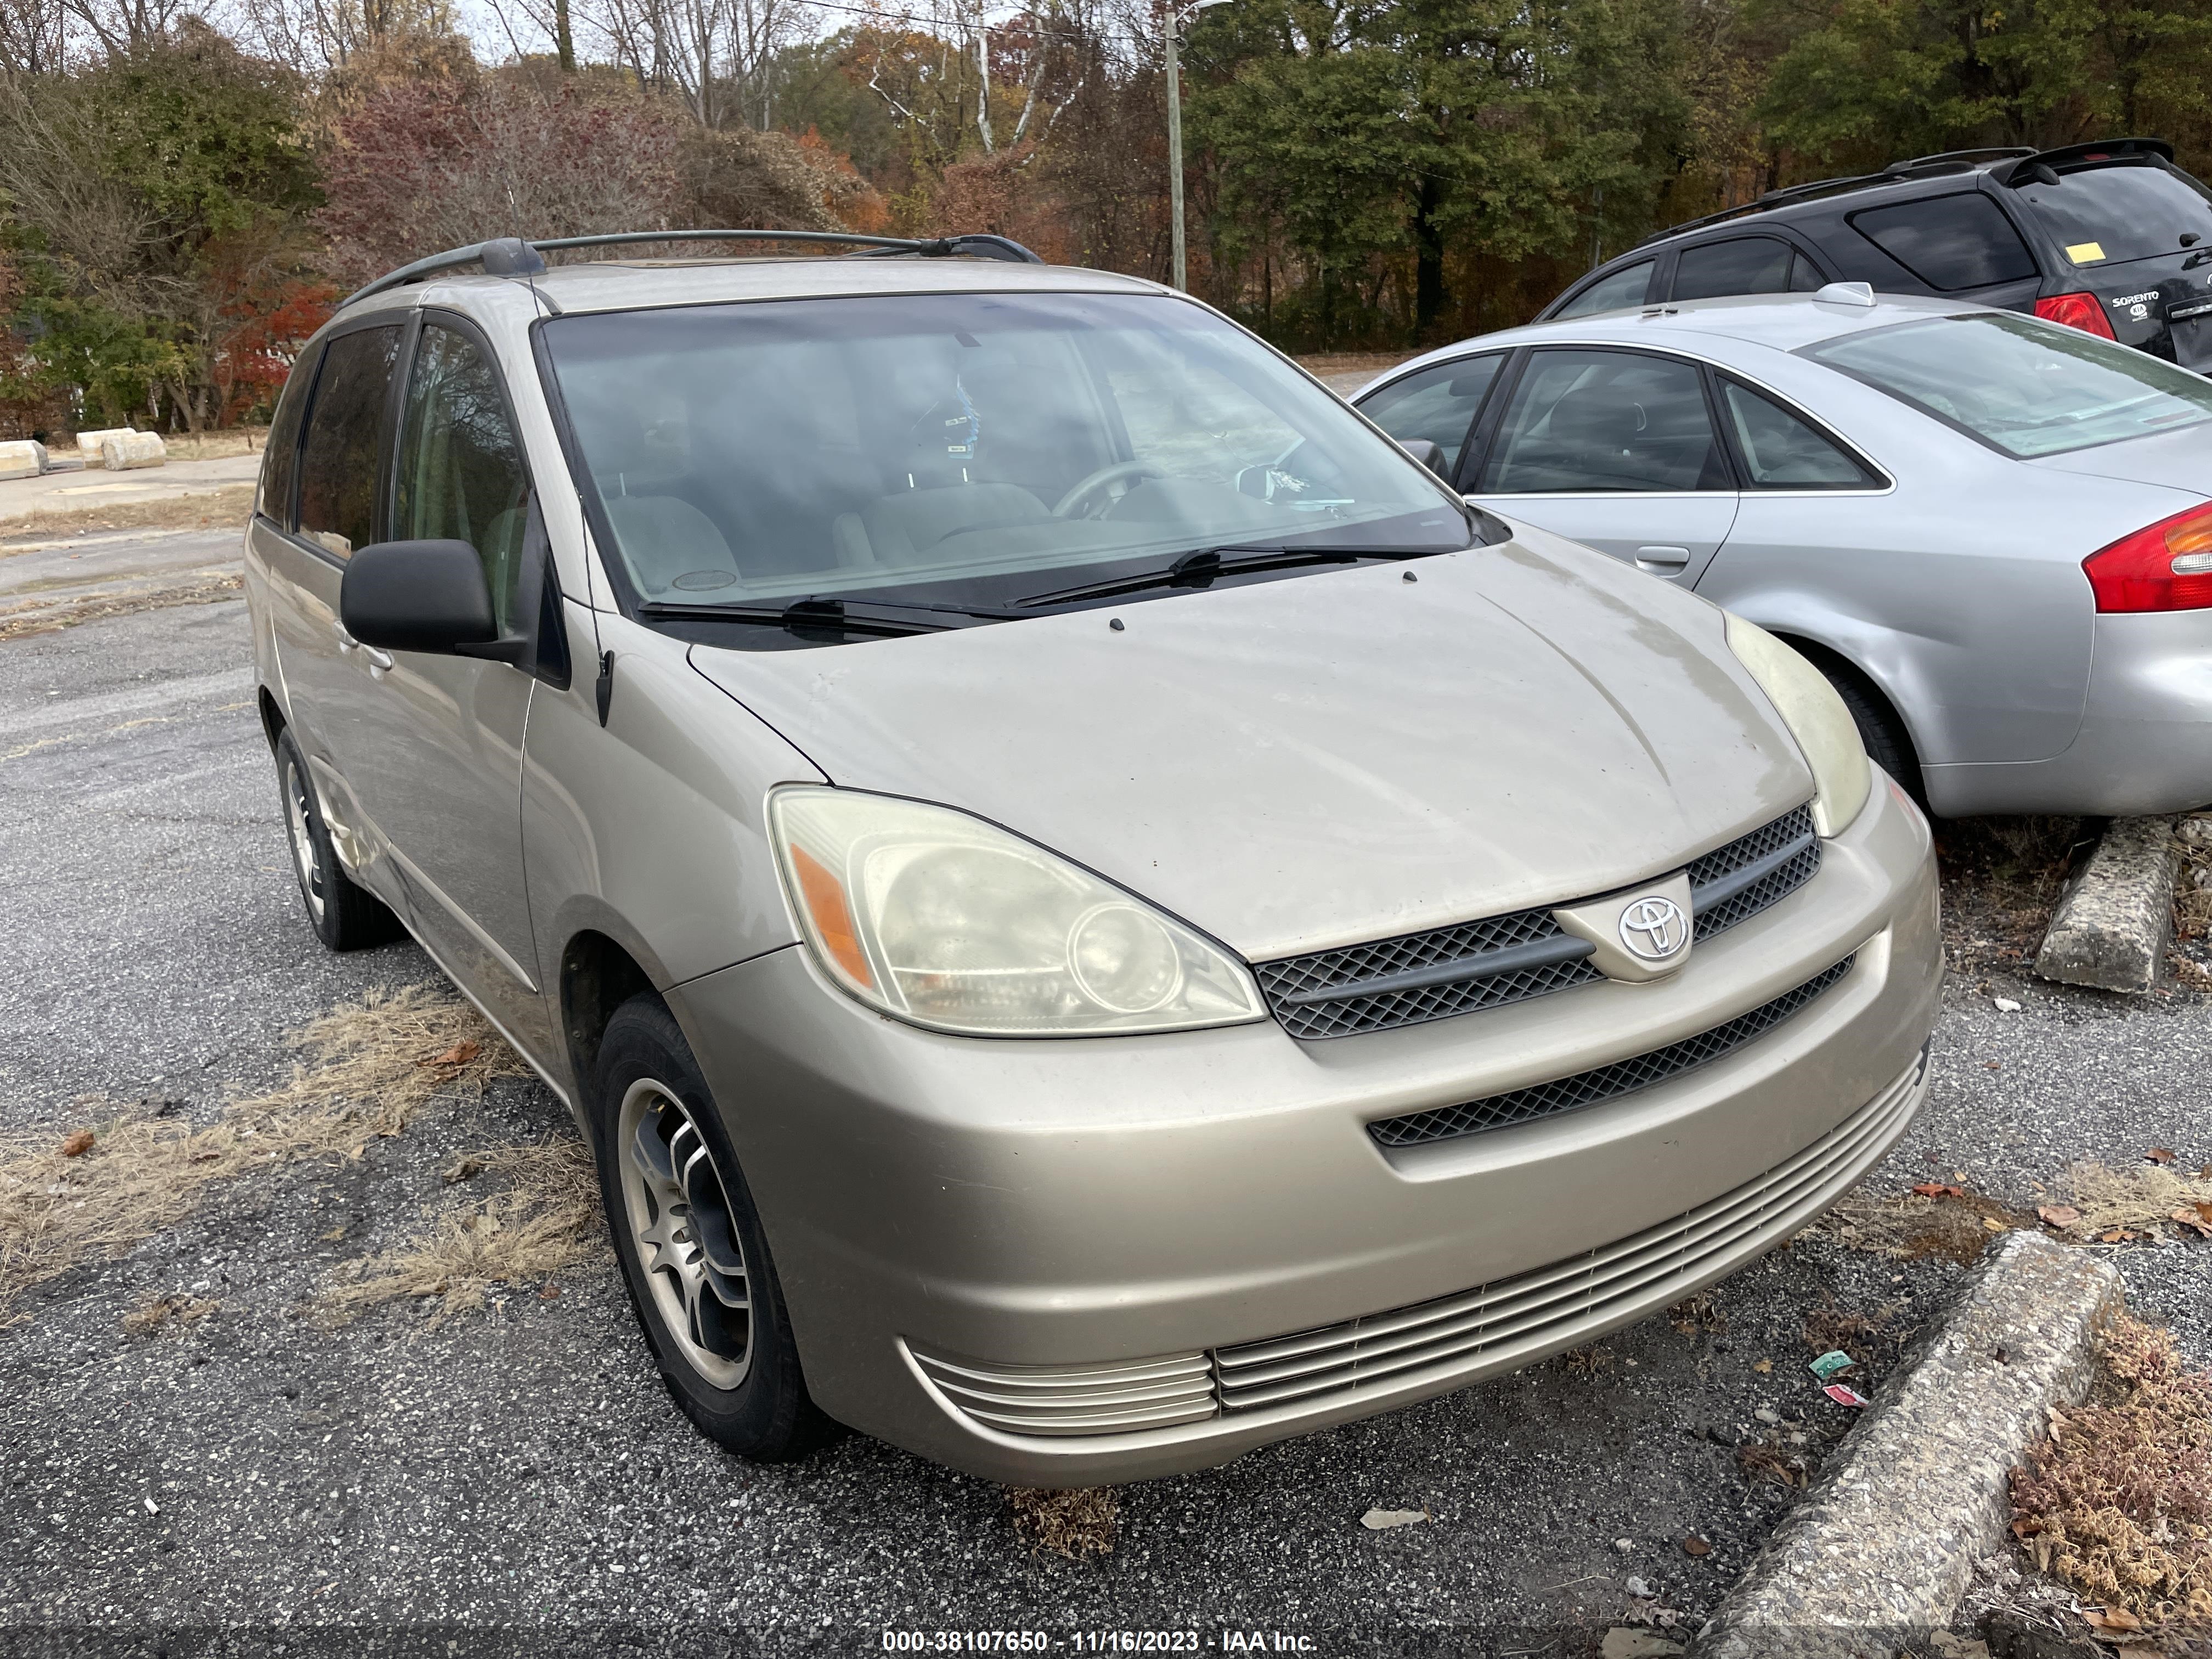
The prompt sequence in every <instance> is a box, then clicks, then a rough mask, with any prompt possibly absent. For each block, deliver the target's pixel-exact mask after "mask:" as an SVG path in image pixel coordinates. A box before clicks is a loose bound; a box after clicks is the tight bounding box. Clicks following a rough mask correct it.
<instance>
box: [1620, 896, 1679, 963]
mask: <svg viewBox="0 0 2212 1659" xmlns="http://www.w3.org/2000/svg"><path fill="white" fill-rule="evenodd" d="M1620 942H1621V943H1622V944H1623V945H1626V946H1627V947H1628V948H1629V949H1630V951H1633V952H1634V953H1635V954H1636V955H1638V956H1639V957H1643V958H1644V961H1646V962H1664V961H1666V960H1667V958H1668V957H1672V956H1678V955H1680V953H1681V950H1682V947H1683V946H1684V945H1687V944H1688V943H1689V942H1690V919H1689V917H1687V916H1686V915H1683V914H1682V907H1681V906H1680V905H1679V904H1677V903H1675V902H1674V900H1672V899H1670V898H1662V897H1661V896H1659V895H1657V894H1656V893H1647V894H1645V895H1644V896H1643V897H1642V898H1636V899H1631V900H1629V902H1628V904H1627V906H1626V908H1624V909H1623V910H1622V911H1621V913H1620Z"/></svg>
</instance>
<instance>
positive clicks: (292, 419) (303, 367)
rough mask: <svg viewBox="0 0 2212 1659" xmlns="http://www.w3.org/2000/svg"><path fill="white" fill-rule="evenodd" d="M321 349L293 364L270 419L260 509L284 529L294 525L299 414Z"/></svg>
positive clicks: (258, 506)
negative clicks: (293, 488) (294, 480)
mask: <svg viewBox="0 0 2212 1659" xmlns="http://www.w3.org/2000/svg"><path fill="white" fill-rule="evenodd" d="M321 361H322V353H321V352H319V351H308V352H305V353H303V354H302V355H301V358H300V361H299V362H296V363H295V364H293V365H292V376H291V378H290V379H289V380H286V381H285V382H284V393H283V396H282V397H281V398H278V399H277V400H276V416H275V417H274V418H273V419H271V420H270V422H269V447H268V448H267V449H266V450H265V451H264V453H263V454H262V457H261V499H260V501H258V503H257V504H256V507H257V510H258V512H259V513H261V516H262V517H264V519H273V520H276V523H277V524H278V525H280V526H283V528H284V529H286V530H289V529H290V528H291V527H292V481H293V479H295V477H298V476H299V465H298V462H299V459H300V417H301V416H302V415H304V414H306V413H307V397H308V394H309V393H310V392H313V390H314V386H315V365H316V364H317V363H319V362H321Z"/></svg>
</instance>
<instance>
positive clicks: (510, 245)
mask: <svg viewBox="0 0 2212 1659" xmlns="http://www.w3.org/2000/svg"><path fill="white" fill-rule="evenodd" d="M637 242H814V243H820V244H823V245H826V246H838V247H851V248H855V249H857V250H858V252H857V254H854V255H848V256H847V257H848V258H854V257H857V258H886V257H889V256H891V255H895V254H902V253H907V254H918V255H920V256H921V258H925V259H950V258H956V257H957V256H959V255H961V254H972V255H974V256H975V257H976V258H983V259H1002V260H1005V261H1006V262H1008V263H1009V264H1031V265H1041V264H1043V263H1044V261H1043V260H1042V259H1041V258H1038V257H1037V256H1036V254H1034V253H1032V252H1030V250H1029V249H1027V248H1025V247H1024V246H1022V245H1021V244H1020V243H1019V242H1017V241H1014V240H1012V239H1011V238H1009V237H1005V236H991V235H982V234H968V235H963V236H937V237H927V238H916V237H911V236H864V235H862V234H860V233H859V232H857V231H842V230H622V231H611V232H609V233H607V234H604V235H598V236H555V237H550V238H548V239H546V240H544V241H537V242H526V241H525V240H522V238H520V236H501V237H495V238H494V239H493V240H489V241H484V242H471V243H470V244H469V246H466V247H456V248H448V249H447V251H446V252H443V253H433V254H431V255H430V256H429V257H428V258H425V259H417V260H416V261H415V262H414V263H413V264H404V265H402V266H400V267H399V269H398V270H391V271H386V273H385V274H384V275H383V276H380V277H378V278H377V279H376V280H375V281H374V282H373V283H368V284H367V285H366V286H365V287H362V288H357V289H355V290H354V291H353V292H352V293H350V294H349V295H346V297H345V298H344V299H343V300H342V301H339V302H338V303H339V306H340V307H341V308H343V307H346V306H349V305H351V304H352V303H353V302H354V301H356V300H365V299H367V298H368V296H369V295H372V294H381V293H383V292H385V291H386V289H394V288H399V287H402V286H404V284H406V283H419V282H422V280H424V279H425V278H426V277H429V276H435V275H437V273H438V272H440V271H441V270H453V269H455V268H456V267H458V266H461V265H472V264H481V265H482V266H483V269H484V272H485V274H486V275H487V276H536V275H537V274H538V272H539V271H541V270H544V269H545V261H544V258H542V257H541V256H542V255H544V254H545V253H547V252H553V251H556V250H558V249H562V248H572V247H621V246H627V245H629V244H632V243H637Z"/></svg>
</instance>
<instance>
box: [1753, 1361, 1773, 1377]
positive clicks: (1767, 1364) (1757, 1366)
mask: <svg viewBox="0 0 2212 1659" xmlns="http://www.w3.org/2000/svg"><path fill="white" fill-rule="evenodd" d="M1751 1368H1752V1370H1755V1371H1757V1372H1758V1373H1759V1375H1760V1376H1765V1375H1766V1374H1767V1372H1769V1371H1771V1370H1773V1369H1774V1362H1773V1361H1772V1360H1771V1359H1754V1360H1753V1361H1752V1362H1751Z"/></svg>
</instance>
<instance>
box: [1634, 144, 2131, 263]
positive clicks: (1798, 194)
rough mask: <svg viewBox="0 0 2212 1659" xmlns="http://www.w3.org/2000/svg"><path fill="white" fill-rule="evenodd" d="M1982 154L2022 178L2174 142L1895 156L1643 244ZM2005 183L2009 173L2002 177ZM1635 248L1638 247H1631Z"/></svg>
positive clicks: (1968, 161) (1967, 162)
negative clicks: (1869, 169) (1871, 168)
mask: <svg viewBox="0 0 2212 1659" xmlns="http://www.w3.org/2000/svg"><path fill="white" fill-rule="evenodd" d="M1977 156H1982V157H1987V158H1989V161H1990V170H1991V173H1992V174H1993V175H1994V174H1995V172H1996V167H2001V166H2002V164H2003V163H2005V162H2007V161H2010V162H2012V163H2013V165H2012V167H2009V168H2008V169H2007V170H2006V173H2005V175H2004V177H2005V178H2022V177H2024V176H2025V175H2026V174H2027V173H2028V171H2029V170H2030V169H2031V168H2033V167H2035V166H2037V165H2038V164H2039V163H2040V164H2042V165H2044V166H2046V167H2061V166H2064V165H2066V164H2068V163H2070V162H2081V161H2125V160H2136V159H2148V158H2151V157H2156V158H2157V159H2159V160H2160V161H2167V162H2171V161H2172V160H2173V146H2172V144H2169V143H2166V140H2164V139H2163V138H2108V139H2106V140H2104V141H2103V142H2101V143H2095V142H2093V143H2083V144H2069V145H2067V146H2066V147H2065V148H2064V149H2046V150H2041V151H2039V150H2037V149H2035V148H2034V147H2033V145H2029V144H1997V145H1990V146H1988V147H1986V148H1983V149H1948V150H1945V151H1944V152H1943V153H1942V155H1916V156H1914V157H1913V158H1912V159H1911V160H1910V161H1892V162H1891V163H1890V164H1889V165H1888V166H1887V167H1884V168H1883V169H1882V170H1881V172H1880V173H1853V174H1851V175H1850V176H1848V177H1846V178H1841V179H1814V181H1813V182H1812V183H1810V184H1806V185H1790V187H1789V188H1788V189H1786V190H1770V191H1767V192H1766V194H1765V195H1764V196H1760V197H1754V198H1753V200H1751V201H1748V202H1745V203H1743V204H1741V205H1739V206H1736V207H1732V208H1723V209H1722V210H1720V211H1719V212H1718V213H1708V214H1706V215H1705V216H1704V217H1703V218H1699V219H1686V220H1684V221H1683V222H1681V223H1680V224H1679V225H1670V226H1669V227H1668V228H1666V229H1665V230H1659V231H1654V232H1653V233H1652V234H1650V235H1649V236H1647V237H1645V238H1644V240H1643V241H1640V242H1638V243H1637V244H1636V246H1637V247H1644V246H1648V245H1650V243H1653V242H1663V241H1665V240H1667V239H1668V237H1669V236H1680V235H1681V234H1683V233H1684V232H1685V231H1692V230H1702V229H1704V228H1705V227H1706V226H1707V225H1717V224H1719V223H1721V222H1723V221H1724V220H1729V219H1735V218H1740V217H1741V216H1744V215H1746V214H1751V213H1765V212H1766V211H1767V210H1769V209H1771V208H1778V207H1782V206H1785V205H1786V204H1789V203H1791V202H1801V201H1803V200H1805V199H1806V198H1807V197H1812V196H1818V195H1820V194H1823V193H1824V192H1826V191H1846V190H1865V189H1868V188H1869V187H1871V186H1872V185H1893V184H1899V183H1902V182H1903V181H1905V179H1924V178H1931V177H1934V176H1936V175H1937V174H1941V173H1972V172H1973V171H1975V167H1976V163H1975V160H1974V158H1975V157H1977ZM1998 182H1999V183H2002V182H2004V178H2000V179H1998ZM1630 251H1631V252H1634V250H1633V249H1631V250H1630Z"/></svg>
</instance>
